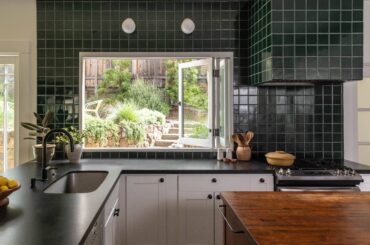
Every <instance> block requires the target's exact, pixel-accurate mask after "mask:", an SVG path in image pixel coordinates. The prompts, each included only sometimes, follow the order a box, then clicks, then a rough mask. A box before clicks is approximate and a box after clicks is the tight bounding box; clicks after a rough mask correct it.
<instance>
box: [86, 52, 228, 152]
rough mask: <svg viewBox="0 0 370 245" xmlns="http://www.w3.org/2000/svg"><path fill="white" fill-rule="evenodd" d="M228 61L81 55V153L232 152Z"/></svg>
mask: <svg viewBox="0 0 370 245" xmlns="http://www.w3.org/2000/svg"><path fill="white" fill-rule="evenodd" d="M232 60H233V56H232V53H179V54H173V53H81V54H80V80H81V86H80V89H81V91H80V92H81V93H80V96H81V98H80V101H81V102H82V103H81V106H80V115H82V117H81V120H80V123H81V125H80V126H81V128H82V129H84V132H85V133H86V141H85V150H88V149H112V148H116V149H123V150H124V149H130V150H132V149H153V150H155V149H158V150H163V149H176V150H178V149H185V150H186V149H191V150H194V149H196V148H201V149H215V148H218V147H227V146H229V145H230V144H231V143H230V135H231V133H232V132H233V128H232V125H233V123H232V118H233V115H232V92H233V87H232V84H233V83H232V81H233V78H232V70H233V69H232V67H233V63H232Z"/></svg>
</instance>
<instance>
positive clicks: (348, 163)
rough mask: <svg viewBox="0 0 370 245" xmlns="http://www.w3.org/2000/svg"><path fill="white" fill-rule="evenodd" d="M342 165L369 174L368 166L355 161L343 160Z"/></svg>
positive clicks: (369, 168) (369, 167)
mask: <svg viewBox="0 0 370 245" xmlns="http://www.w3.org/2000/svg"><path fill="white" fill-rule="evenodd" d="M344 165H345V166H346V167H349V168H353V169H354V170H356V171H357V172H358V173H359V174H370V166H368V165H364V164H361V163H357V162H352V161H348V160H344Z"/></svg>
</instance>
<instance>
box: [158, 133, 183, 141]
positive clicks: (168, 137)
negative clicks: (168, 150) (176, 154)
mask: <svg viewBox="0 0 370 245" xmlns="http://www.w3.org/2000/svg"><path fill="white" fill-rule="evenodd" d="M178 139H179V135H178V134H162V140H178Z"/></svg>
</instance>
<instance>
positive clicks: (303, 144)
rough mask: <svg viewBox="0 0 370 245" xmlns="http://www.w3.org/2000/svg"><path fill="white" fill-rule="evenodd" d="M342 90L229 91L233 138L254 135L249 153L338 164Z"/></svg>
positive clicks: (332, 86) (326, 87) (322, 87)
mask: <svg viewBox="0 0 370 245" xmlns="http://www.w3.org/2000/svg"><path fill="white" fill-rule="evenodd" d="M342 90H343V86H342V84H326V85H315V86H307V87H305V86H287V87H283V86H281V87H280V86H279V87H270V86H267V87H253V86H240V87H239V88H235V89H234V125H235V131H236V132H243V131H246V130H252V131H254V132H255V133H256V136H255V139H254V143H253V152H254V153H257V154H258V155H263V154H264V153H266V152H269V151H275V150H285V151H287V152H291V153H294V154H295V155H296V156H297V157H299V158H305V159H341V158H343V119H342V103H343V102H342V98H343V97H342Z"/></svg>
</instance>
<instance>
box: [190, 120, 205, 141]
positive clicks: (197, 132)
mask: <svg viewBox="0 0 370 245" xmlns="http://www.w3.org/2000/svg"><path fill="white" fill-rule="evenodd" d="M191 137H192V138H196V139H205V138H207V137H208V127H207V126H205V125H203V124H199V125H196V126H195V127H194V128H193V130H192V132H191Z"/></svg>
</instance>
